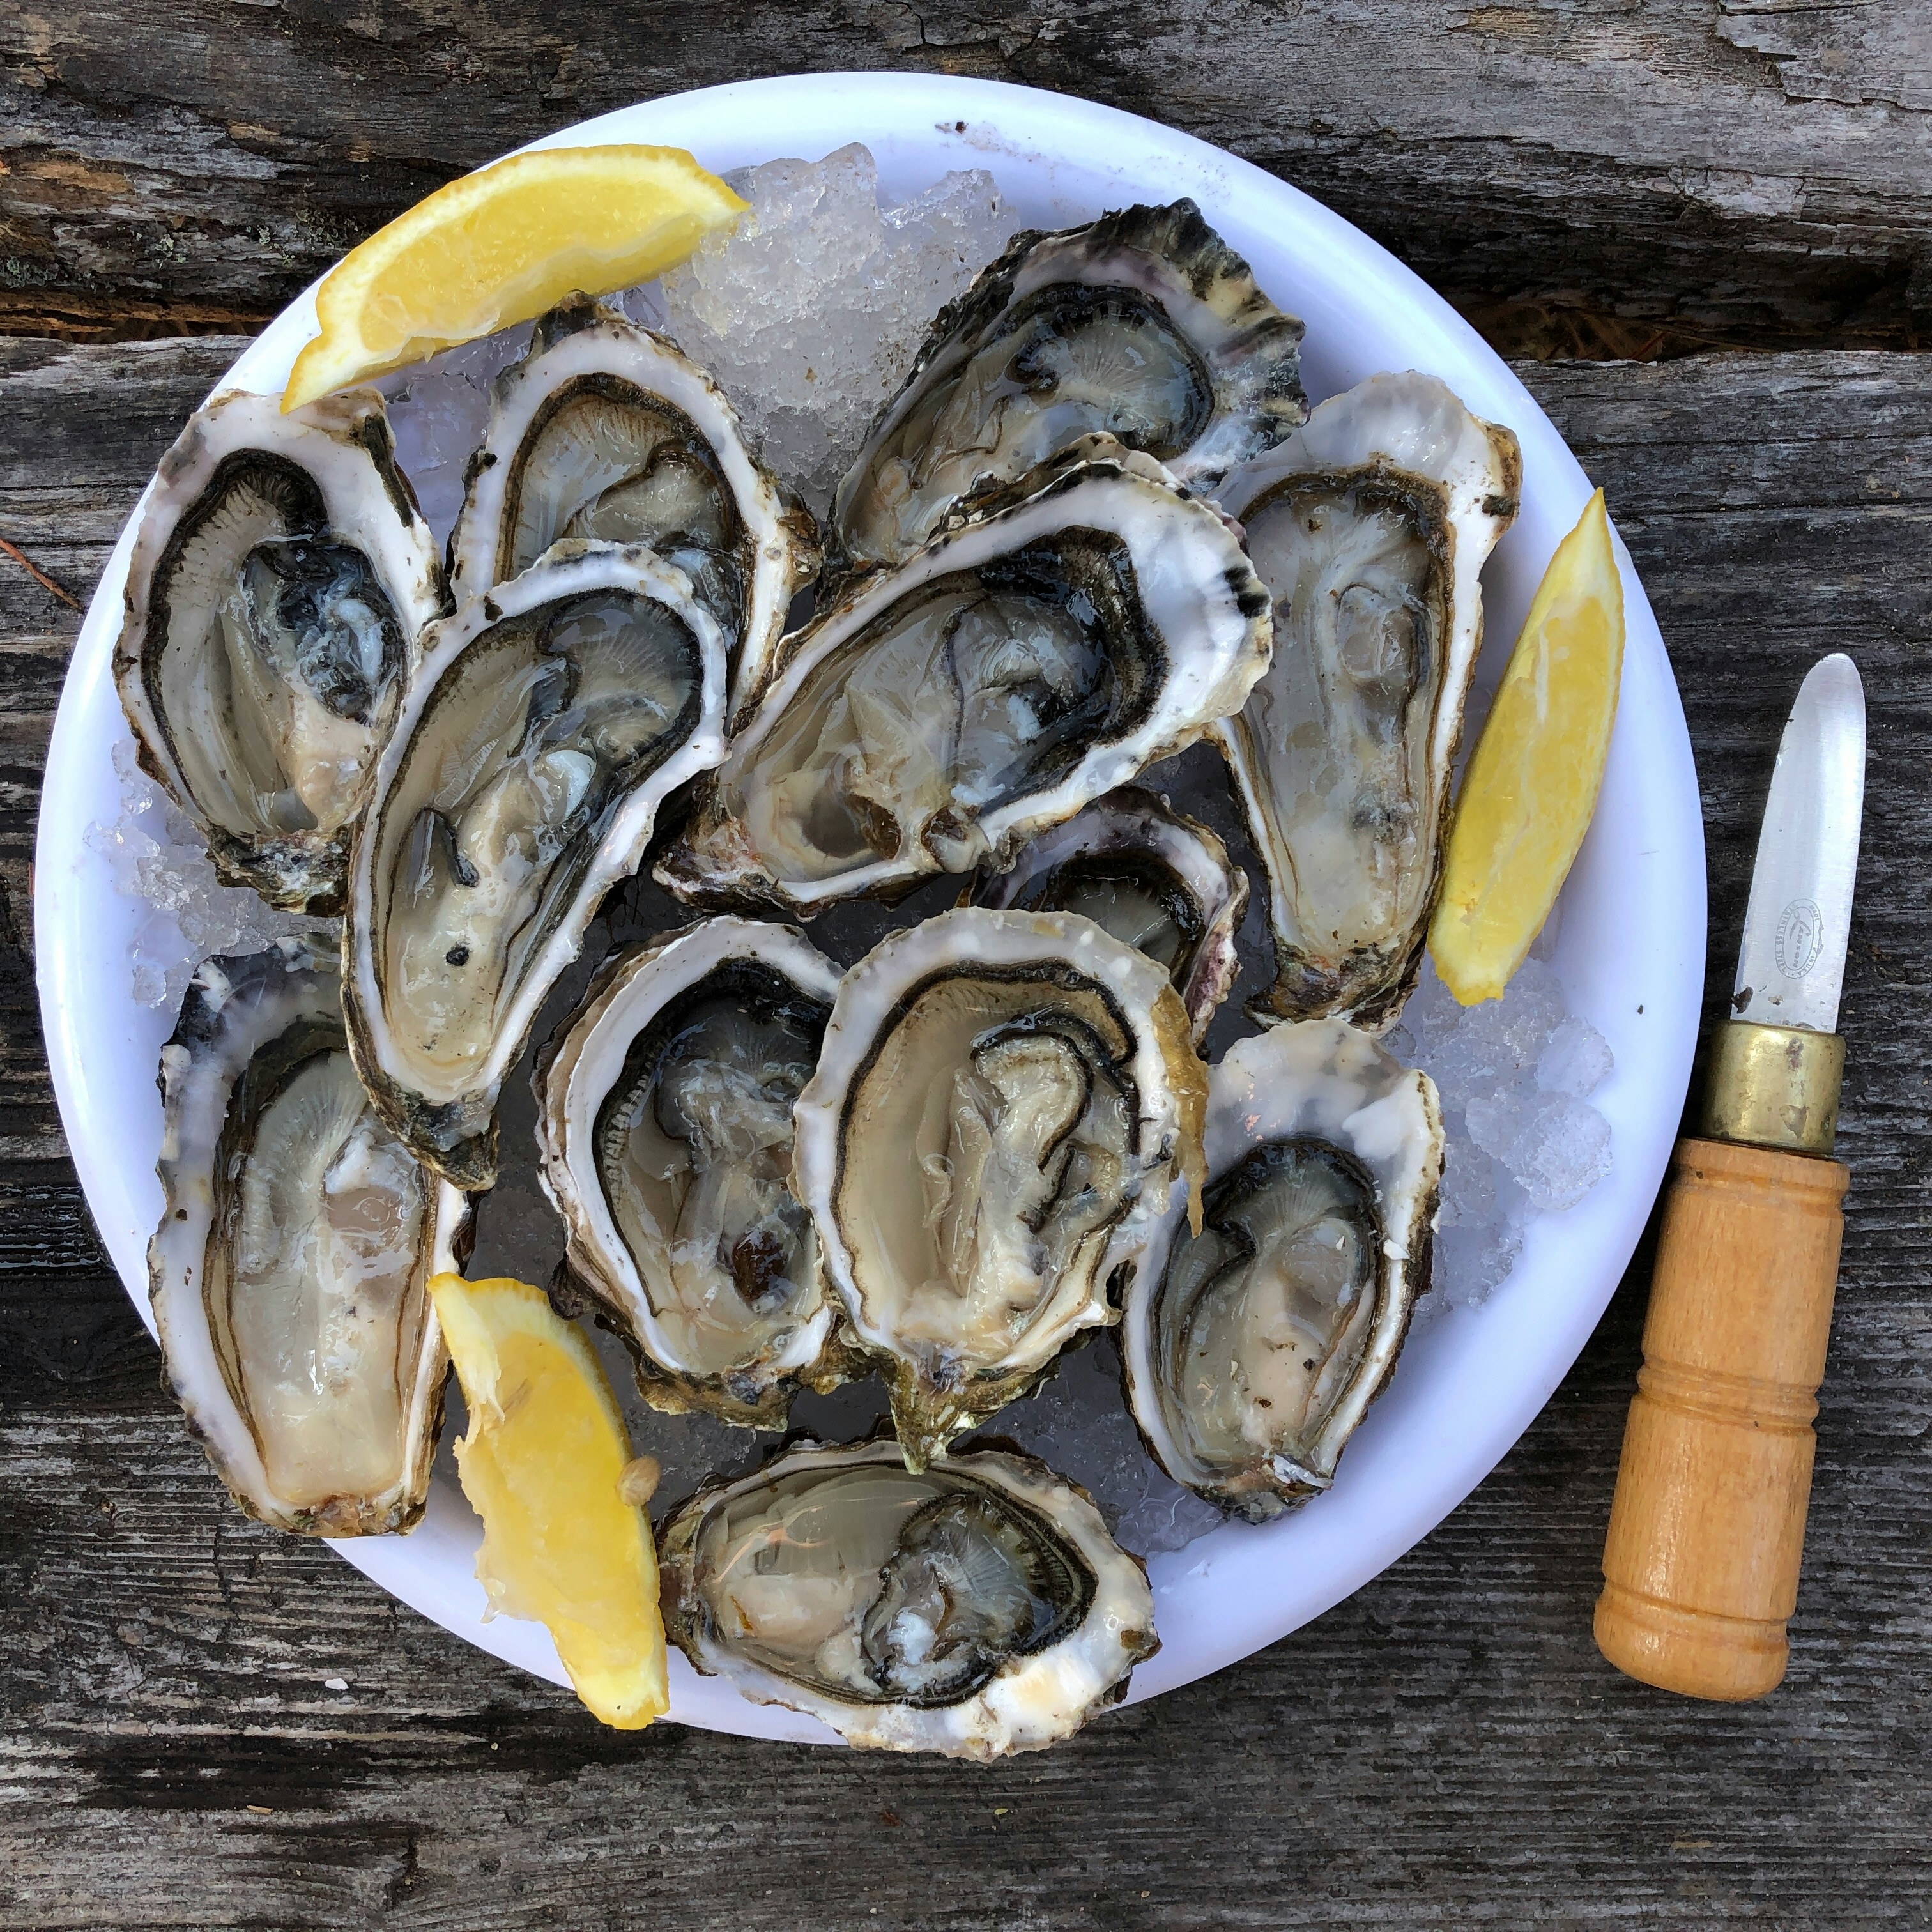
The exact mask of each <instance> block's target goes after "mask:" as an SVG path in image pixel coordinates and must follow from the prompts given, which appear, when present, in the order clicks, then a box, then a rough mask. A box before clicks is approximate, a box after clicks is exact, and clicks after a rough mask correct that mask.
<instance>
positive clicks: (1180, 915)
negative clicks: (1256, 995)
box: [973, 785, 1248, 1046]
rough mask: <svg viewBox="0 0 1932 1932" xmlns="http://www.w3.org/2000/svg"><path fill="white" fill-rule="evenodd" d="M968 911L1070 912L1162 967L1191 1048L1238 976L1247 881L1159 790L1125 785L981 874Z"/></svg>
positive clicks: (1217, 841)
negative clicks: (1005, 865)
mask: <svg viewBox="0 0 1932 1932" xmlns="http://www.w3.org/2000/svg"><path fill="white" fill-rule="evenodd" d="M973 901H974V904H976V905H986V906H993V907H1000V908H1006V907H1011V908H1013V909H1015V910H1018V911H1021V912H1077V913H1080V914H1081V915H1082V916H1083V917H1084V918H1087V919H1091V920H1093V922H1094V924H1095V925H1097V926H1100V927H1101V928H1102V929H1103V930H1104V931H1106V932H1111V933H1112V935H1114V937H1115V938H1116V939H1121V940H1124V941H1126V942H1127V944H1128V945H1130V946H1132V947H1136V948H1138V949H1139V950H1140V951H1141V952H1142V953H1145V954H1147V956H1148V957H1149V958H1150V959H1153V960H1154V961H1156V962H1158V963H1159V964H1160V965H1163V966H1165V967H1166V968H1167V972H1168V977H1169V979H1171V980H1172V981H1173V982H1174V988H1175V992H1178V994H1179V995H1181V1001H1182V1004H1184V1006H1186V1007H1187V1016H1188V1018H1189V1019H1190V1020H1191V1021H1192V1022H1193V1026H1194V1038H1195V1042H1196V1045H1197V1046H1198V1045H1199V1043H1200V1041H1201V1039H1202V1036H1203V1035H1204V1034H1205V1033H1206V1032H1207V1031H1208V1022H1209V1021H1211V1019H1213V1018H1214V1013H1215V1010H1216V1009H1217V1007H1219V1006H1220V1004H1221V1002H1222V1001H1223V1000H1225V999H1226V998H1227V997H1228V989H1229V987H1230V986H1232V985H1233V984H1234V982H1235V974H1237V973H1238V971H1240V970H1241V968H1240V966H1239V964H1238V962H1237V961H1236V959H1235V931H1236V929H1238V927H1239V926H1240V925H1241V914H1242V913H1243V912H1244V910H1246V909H1247V903H1248V882H1247V880H1246V879H1244V877H1242V876H1241V874H1240V873H1239V872H1238V871H1236V870H1235V867H1234V865H1233V863H1232V861H1230V859H1229V856H1228V848H1227V847H1226V846H1225V845H1223V844H1222V842H1221V841H1220V839H1218V838H1216V837H1215V835H1214V833H1213V832H1211V831H1209V830H1208V828H1207V826H1205V825H1202V824H1201V823H1199V821H1198V820H1194V819H1192V818H1190V817H1187V814H1185V813H1183V812H1178V811H1175V809H1174V808H1173V806H1172V805H1170V804H1169V802H1167V800H1166V799H1164V798H1163V797H1162V796H1160V793H1157V792H1151V791H1148V790H1145V789H1144V788H1143V787H1141V786H1139V785H1123V786H1122V787H1121V789H1120V790H1118V791H1111V792H1109V793H1108V794H1107V796H1106V797H1105V798H1103V799H1096V800H1095V801H1094V803H1093V804H1091V805H1088V807H1087V808H1086V809H1085V811H1081V812H1079V813H1077V814H1076V815H1075V816H1074V817H1072V818H1070V819H1068V820H1067V822H1066V823H1064V824H1063V825H1055V826H1049V828H1048V829H1047V830H1046V831H1044V832H1040V833H1039V834H1038V835H1037V836H1036V837H1034V838H1033V839H1032V840H1031V841H1029V842H1028V844H1026V845H1025V846H1023V847H1022V848H1021V850H1020V853H1019V856H1018V857H1017V858H1016V859H1014V861H1013V865H1012V866H1011V867H1010V868H1009V869H1008V870H1007V871H1004V872H989V873H986V874H982V876H981V877H980V880H979V883H978V884H977V886H975V888H974V893H973Z"/></svg>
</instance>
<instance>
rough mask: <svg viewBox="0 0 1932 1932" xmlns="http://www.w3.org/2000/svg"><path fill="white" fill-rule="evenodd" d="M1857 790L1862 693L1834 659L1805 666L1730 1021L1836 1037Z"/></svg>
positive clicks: (1770, 806) (1775, 777)
mask: <svg viewBox="0 0 1932 1932" xmlns="http://www.w3.org/2000/svg"><path fill="white" fill-rule="evenodd" d="M1864 790H1865V694H1864V685H1862V684H1861V683H1860V682H1859V681H1858V670H1857V667H1855V665H1854V664H1852V661H1851V659H1850V658H1848V657H1846V656H1845V655H1843V653H1842V652H1834V653H1833V654H1832V655H1831V656H1830V657H1828V658H1820V659H1819V661H1817V663H1816V664H1814V665H1813V666H1812V667H1811V671H1810V673H1809V674H1808V676H1806V678H1805V682H1804V683H1803V685H1802V686H1800V688H1799V693H1798V701H1797V703H1795V704H1794V705H1793V706H1792V707H1791V716H1790V719H1789V720H1788V721H1787V723H1786V724H1785V727H1784V738H1783V739H1782V740H1781V742H1780V743H1779V745H1778V767H1777V769H1775V771H1774V772H1772V775H1771V793H1770V796H1769V797H1768V798H1767V799H1766V800H1765V805H1764V823H1763V826H1762V827H1761V828H1760V830H1759V832H1758V838H1757V865H1756V867H1755V868H1754V870H1753V871H1752V873H1751V904H1750V906H1749V907H1748V910H1746V912H1745V937H1744V944H1742V946H1741V947H1739V950H1738V980H1737V990H1736V992H1735V993H1734V994H1733V995H1732V997H1731V1010H1732V1013H1733V1016H1734V1017H1735V1018H1736V1019H1741V1020H1749V1021H1751V1022H1755V1023H1756V1024H1757V1025H1760V1026H1784V1027H1808V1028H1812V1029H1813V1030H1814V1031H1817V1032H1819V1033H1832V1032H1835V1031H1837V1028H1838V995H1839V994H1840V992H1841V990H1842V989H1843V986H1844V980H1845V945H1846V938H1847V935H1848V934H1849V929H1850V926H1851V917H1852V886H1853V884H1854V883H1855V881H1856V880H1857V877H1858V821H1859V820H1860V818H1861V817H1862V816H1863V814H1864Z"/></svg>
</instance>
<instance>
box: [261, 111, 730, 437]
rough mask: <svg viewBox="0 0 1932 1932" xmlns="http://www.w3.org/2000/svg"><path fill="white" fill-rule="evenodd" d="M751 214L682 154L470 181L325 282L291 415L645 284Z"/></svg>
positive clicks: (491, 173)
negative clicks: (484, 338) (371, 380)
mask: <svg viewBox="0 0 1932 1932" xmlns="http://www.w3.org/2000/svg"><path fill="white" fill-rule="evenodd" d="M746 205H747V204H746V203H745V202H742V201H740V200H739V198H738V197H737V196H736V195H735V194H733V193H732V192H731V190H730V189H729V188H728V187H726V186H725V185H724V183H723V182H722V181H720V180H719V179H718V177H717V176H716V175H711V174H706V172H705V171H704V170H703V169H702V168H700V166H698V165H697V162H696V161H694V160H692V158H691V156H690V155H689V154H686V153H685V151H684V150H683V149H682V148H643V147H612V148H542V149H540V150H539V151H538V152H536V153H535V154H513V155H511V157H510V158H509V159H508V160H506V161H499V162H497V163H496V165H495V166H493V167H487V168H483V169H479V170H478V172H476V173H475V174H473V175H463V177H462V178H460V180H457V181H452V182H450V183H449V185H448V186H447V187H440V188H438V189H437V191H436V192H435V193H434V194H432V195H431V196H428V199H425V200H422V201H419V202H417V203H416V206H415V207H413V208H411V209H410V211H408V212H407V214H399V215H398V217H396V219H395V220H393V221H392V222H391V223H389V226H388V227H386V228H384V229H379V230H378V231H377V233H375V234H374V235H372V236H370V238H369V239H368V241H366V242H363V243H362V245H360V246H359V247H358V248H352V249H351V250H350V251H349V253H348V254H347V255H345V256H344V257H343V258H342V260H341V261H340V262H338V263H337V264H336V266H335V267H334V268H333V269H331V270H330V271H329V275H328V277H327V278H326V280H325V281H324V282H323V285H322V287H320V289H319V290H317V293H316V299H315V310H316V317H317V320H318V321H319V322H320V323H321V325H322V333H321V334H320V335H318V336H317V337H316V338H315V339H314V341H312V342H311V343H310V344H308V347H306V348H305V349H304V350H302V353H301V354H300V355H299V356H297V357H296V366H295V368H294V370H293V372H292V373H291V374H290V377H289V386H288V388H287V390H286V392H284V395H283V397H282V407H283V408H284V410H294V409H299V408H300V407H302V404H305V403H311V402H313V401H314V400H315V399H316V398H317V397H318V396H326V395H328V394H329V392H331V391H332V390H334V389H341V388H343V387H344V386H346V385H347V384H348V383H359V382H362V381H363V380H365V379H366V378H368V377H371V376H380V375H382V374H384V373H385V372H386V371H389V370H391V369H400V368H401V367H402V366H403V365H404V364H405V363H406V362H420V361H421V360H422V358H423V357H424V356H432V355H434V353H436V352H437V350H439V349H447V348H449V347H450V346H451V344H453V343H458V342H469V341H474V340H475V338H477V337H478V336H479V335H490V334H492V333H493V332H494V331H496V330H497V329H508V327H509V326H511V324H512V323H518V322H528V321H529V320H531V319H532V317H535V316H539V315H541V314H543V313H544V311H545V310H546V309H548V308H553V307H554V306H555V305H556V303H558V302H560V301H561V300H562V299H563V298H564V297H565V296H567V295H570V294H572V293H576V292H577V291H581V292H582V293H584V294H586V295H592V296H598V295H607V294H608V293H610V291H611V290H613V289H622V288H628V287H630V286H631V284H632V283H634V282H645V281H649V280H650V279H651V278H652V276H654V275H662V274H664V272H665V271H666V270H667V269H674V268H676V266H677V265H678V264H679V263H680V262H682V261H684V260H687V259H688V257H690V255H691V254H692V252H693V251H694V250H695V249H696V248H697V246H698V245H699V243H700V242H703V240H704V239H705V238H706V236H709V235H712V234H715V233H717V232H718V230H719V229H724V228H729V227H730V226H732V224H733V223H735V222H736V220H737V219H738V217H739V216H740V215H741V214H743V213H744V211H745V207H746Z"/></svg>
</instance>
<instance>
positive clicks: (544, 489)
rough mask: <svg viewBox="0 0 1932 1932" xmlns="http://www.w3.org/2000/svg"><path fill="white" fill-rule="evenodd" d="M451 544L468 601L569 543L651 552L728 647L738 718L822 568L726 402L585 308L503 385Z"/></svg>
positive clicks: (654, 345) (573, 310)
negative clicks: (642, 547) (683, 584)
mask: <svg viewBox="0 0 1932 1932" xmlns="http://www.w3.org/2000/svg"><path fill="white" fill-rule="evenodd" d="M466 480H467V484H468V489H467V492H466V496H465V499H464V502H463V514H462V516H461V517H460V519H459V520H458V523H457V526H456V531H455V535H454V536H453V537H452V538H451V540H450V559H451V575H452V581H453V583H454V584H455V589H456V592H457V594H458V596H459V597H471V596H480V595H481V594H482V593H483V592H484V591H486V590H487V589H489V588H490V586H491V585H492V584H494V583H507V582H508V580H510V579H511V577H515V576H517V574H519V573H520V572H521V571H524V570H526V569H528V568H529V566H530V565H532V563H534V562H535V561H536V560H537V559H538V557H539V556H541V555H542V554H543V553H544V551H545V550H548V549H549V548H550V545H551V544H553V543H556V542H557V541H560V540H562V539H564V538H594V539H599V540H601V541H606V542H610V543H624V544H638V543H640V544H649V546H650V547H651V548H652V549H653V550H655V551H656V552H657V553H658V555H659V556H661V557H663V558H664V560H665V561H666V562H669V563H673V564H675V565H676V566H677V567H678V568H679V569H680V570H682V571H684V572H685V574H686V575H687V576H688V577H690V579H691V588H692V590H693V592H694V594H695V595H697V598H698V601H700V603H702V604H703V605H704V606H705V607H706V609H707V610H709V611H710V613H711V614H712V616H714V617H715V618H716V619H717V620H718V626H719V628H721V630H722V631H723V632H724V636H725V638H726V640H727V646H728V649H729V652H730V667H731V703H732V706H733V709H736V708H737V707H738V706H740V705H742V703H744V702H745V699H746V698H747V697H748V696H749V695H750V694H752V693H753V692H754V691H757V688H758V687H759V686H760V685H762V684H763V682H764V679H765V676H766V673H767V672H768V671H769V669H770V665H771V659H772V652H774V650H775V649H776V647H777V645H778V637H779V634H780V633H781V631H783V630H784V621H785V613H786V612H787V610H789V609H790V607H791V600H792V597H793V593H794V592H796V590H798V589H799V587H800V586H802V585H803V584H805V583H809V582H810V581H811V578H812V577H813V576H814V574H816V572H817V568H818V535H817V529H815V527H814V525H813V523H812V520H811V514H810V512H809V511H807V510H806V509H805V507H804V505H802V504H801V503H799V502H796V500H795V499H793V498H792V497H791V496H789V495H788V494H787V493H786V492H785V491H784V490H783V489H782V487H781V486H780V485H779V484H778V481H777V480H776V479H775V478H774V477H772V475H771V474H770V472H769V471H767V470H766V469H765V467H764V466H763V464H762V463H760V462H759V460H757V457H756V456H754V455H753V454H752V452H751V449H750V446H748V444H747V443H746V441H745V433H744V430H743V428H742V425H740V423H739V420H738V413H737V411H736V410H734V409H733V407H731V405H730V403H729V402H728V401H727V400H726V399H725V396H724V392H723V391H722V390H721V389H719V388H718V386H717V384H716V383H714V382H713V381H712V380H711V378H710V377H709V376H707V375H706V374H705V373H704V371H703V370H701V369H700V368H698V367H697V365H696V364H695V363H694V362H691V361H690V360H689V359H688V358H687V357H686V356H684V355H683V354H682V353H681V352H680V351H679V350H678V349H677V348H676V346H675V345H674V344H672V343H670V342H668V341H666V340H665V339H664V338H663V337H662V336H660V335H652V334H651V333H650V332H649V331H648V330H646V329H639V328H637V327H636V326H634V325H633V324H632V323H630V322H629V321H628V320H625V317H622V316H621V315H619V314H618V313H617V312H616V311H615V310H613V309H611V308H607V307H605V306H604V305H603V304H601V303H600V302H592V301H590V300H589V299H587V298H586V297H583V296H578V297H576V298H574V299H572V300H571V301H569V302H564V303H562V304H561V305H559V306H558V307H557V308H554V309H553V310H551V311H550V314H547V315H546V316H545V317H543V319H542V320H541V321H540V322H538V324H537V326H536V330H535V335H534V336H533V337H532V340H531V343H530V347H529V353H528V354H526V356H524V357H523V360H522V361H521V362H517V363H516V364H514V365H513V366H512V367H511V368H508V369H506V370H505V371H503V373H502V374H501V375H500V376H499V377H497V378H496V384H495V386H494V388H493V391H492V392H491V398H490V427H489V429H488V431H487V434H485V436H484V440H483V443H482V445H481V447H480V448H479V449H478V450H477V451H476V452H475V454H474V455H472V457H471V458H470V459H469V469H468V472H467V478H466Z"/></svg>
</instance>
